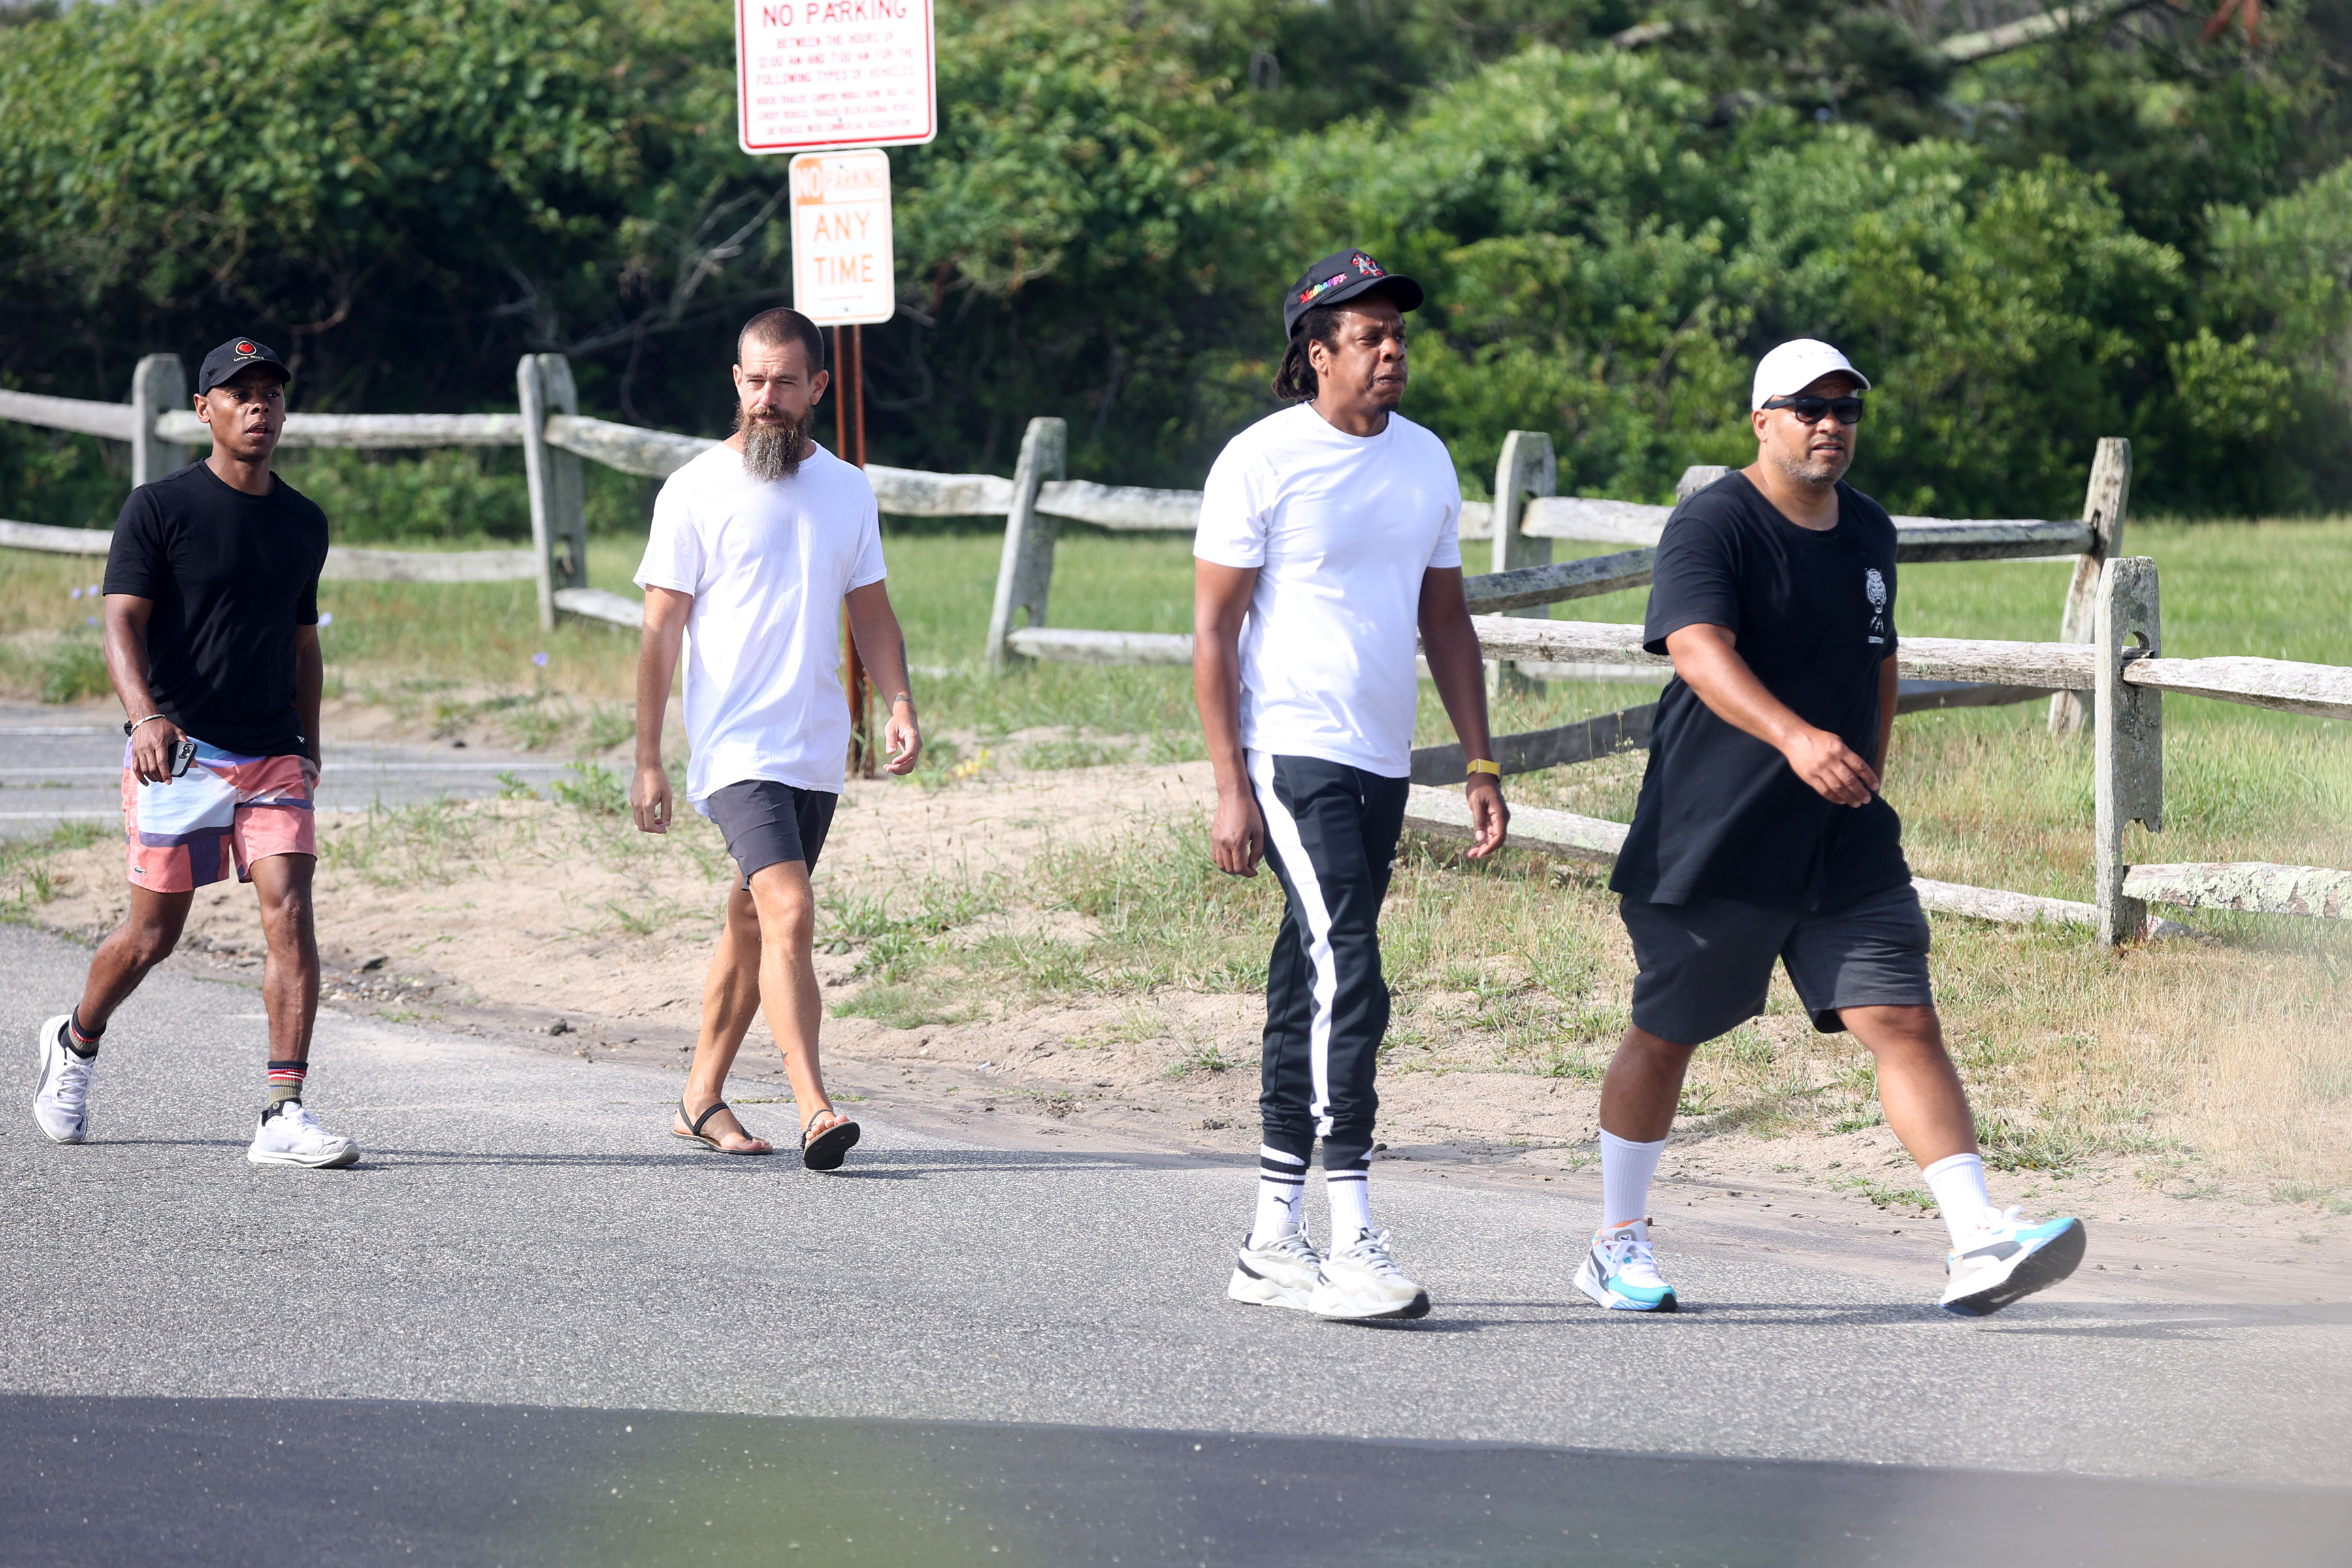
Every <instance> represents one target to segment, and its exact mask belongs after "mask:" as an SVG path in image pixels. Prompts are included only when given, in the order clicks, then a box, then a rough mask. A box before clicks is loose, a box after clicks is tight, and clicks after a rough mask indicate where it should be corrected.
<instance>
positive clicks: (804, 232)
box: [793, 147, 898, 327]
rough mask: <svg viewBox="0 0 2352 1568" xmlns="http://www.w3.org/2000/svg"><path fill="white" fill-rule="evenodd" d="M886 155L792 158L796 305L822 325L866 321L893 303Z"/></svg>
mask: <svg viewBox="0 0 2352 1568" xmlns="http://www.w3.org/2000/svg"><path fill="white" fill-rule="evenodd" d="M894 265H895V256H894V254H893V250H892V246H891V234H890V154H889V153H885V152H883V151H882V150H881V149H880V148H879V147H861V148H858V149H856V151H854V152H848V153H802V154H801V155H800V156H799V157H797V158H794V159H793V310H798V311H799V312H800V313H801V314H802V315H803V316H806V317H807V318H808V319H809V320H810V321H814V322H815V323H816V324H817V325H818V326H820V327H848V326H870V325H872V324H873V323H875V322H877V321H888V320H889V319H890V318H891V316H892V315H893V314H894V313H895V312H896V311H897V310H898V287H897V284H896V281H895V279H893V278H892V276H891V269H892V268H893V266H894Z"/></svg>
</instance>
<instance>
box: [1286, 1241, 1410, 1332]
mask: <svg viewBox="0 0 2352 1568" xmlns="http://www.w3.org/2000/svg"><path fill="white" fill-rule="evenodd" d="M1307 1310H1308V1311H1310V1312H1312V1313H1314V1314H1315V1315H1316V1316H1317V1317H1318V1318H1339V1319H1364V1318H1425V1317H1427V1316H1429V1292H1428V1291H1426V1290H1424V1289H1422V1288H1421V1287H1420V1286H1418V1285H1416V1284H1414V1283H1413V1282H1412V1280H1410V1279H1406V1278H1405V1277H1404V1270H1403V1269H1402V1268H1398V1267H1397V1266H1396V1259H1395V1258H1391V1257H1390V1256H1389V1233H1388V1232H1387V1231H1384V1230H1360V1231H1358V1232H1357V1233H1356V1235H1355V1238H1354V1239H1353V1240H1351V1241H1349V1242H1347V1243H1346V1244H1344V1245H1340V1244H1339V1243H1338V1242H1337V1241H1336V1240H1335V1242H1334V1245H1333V1246H1332V1248H1331V1256H1330V1257H1328V1258H1325V1259H1324V1260H1323V1267H1322V1268H1321V1269H1320V1270H1319V1271H1318V1273H1317V1275H1316V1277H1315V1289H1314V1291H1313V1293H1312V1294H1310V1295H1309V1296H1308V1297H1307Z"/></svg>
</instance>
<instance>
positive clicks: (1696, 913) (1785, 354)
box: [1576, 338, 2084, 1317]
mask: <svg viewBox="0 0 2352 1568" xmlns="http://www.w3.org/2000/svg"><path fill="white" fill-rule="evenodd" d="M1869 390H1870V383H1869V382H1868V381H1866V380H1864V377H1863V374H1862V373H1861V372H1860V371H1858V370H1856V369H1854V367H1853V365H1852V364H1851V363H1848V362H1847V360H1846V357H1845V355H1843V354H1842V353H1839V352H1838V351H1837V350H1836V349H1834V348H1832V347H1831V346H1830V345H1829V344H1828V343H1825V342H1819V341H1818V340H1815V339H1811V338H1800V339H1798V340H1796V341H1795V342H1786V343H1782V344H1781V345H1780V347H1778V348H1776V349H1774V350H1773V351H1772V352H1771V353H1768V354H1766V355H1765V356H1764V357H1763V359H1762V360H1761V361H1759V363H1758V364H1757V366H1756V380H1755V385H1754V389H1753V395H1752V396H1751V398H1750V399H1749V406H1750V408H1751V410H1752V412H1751V414H1750V419H1751V422H1752V423H1753V425H1754V427H1755V431H1756V447H1757V451H1756V461H1755V462H1754V463H1753V464H1751V465H1749V466H1748V468H1743V469H1741V470H1739V471H1738V472H1737V473H1733V474H1728V475H1726V476H1725V477H1724V478H1722V479H1718V480H1717V481H1716V482H1715V483H1714V484H1712V485H1709V486H1708V487H1707V488H1706V489H1703V490H1701V491H1699V492H1698V493H1697V494H1696V495H1695V496H1692V497H1691V498H1690V499H1689V500H1685V501H1684V502H1683V503H1682V505H1681V506H1679V507H1677V508H1676V509H1675V514H1674V516H1673V517H1671V518H1669V519H1668V520H1667V521H1666V529H1665V533H1664V536H1663V537H1662V538H1660V540H1659V541H1658V561H1657V569H1656V572H1655V574H1654V576H1653V578H1652V586H1651V589H1650V607H1649V614H1648V616H1647V625H1646V626H1645V627H1644V628H1643V647H1646V648H1647V649H1648V650H1649V651H1650V652H1652V653H1662V654H1667V655H1670V656H1671V657H1672V658H1673V659H1674V661H1675V678H1674V679H1673V680H1671V681H1669V682H1668V683H1667V685H1666V689H1665V691H1664V693H1663V694H1662V695H1661V696H1660V697H1659V699H1658V712H1657V719H1656V721H1655V722H1654V724H1653V725H1652V727H1651V741H1650V764H1649V769H1648V771H1647V773H1644V774H1643V779H1642V795H1641V799H1640V801H1639V802H1638V804H1636V805H1635V806H1634V808H1633V825H1632V826H1631V827H1630V828H1629V829H1628V830H1627V832H1626V835H1625V847H1624V849H1623V850H1622V852H1621V853H1620V855H1619V856H1618V859H1617V869H1616V872H1615V874H1614V875H1613V876H1612V878H1611V879H1610V884H1609V885H1610V887H1611V888H1612V889H1615V890H1616V891H1617V892H1619V893H1621V894H1622V895H1623V903H1622V910H1621V912H1622V914H1623V916H1624V920H1625V929H1626V931H1627V933H1628V934H1629V935H1631V937H1632V938H1633V959H1634V962H1635V963H1637V964H1638V965H1639V966H1640V973H1639V974H1638V975H1637V976H1636V977H1635V979H1634V981H1633V1026H1632V1027H1631V1028H1629V1029H1627V1030H1626V1031H1625V1039H1624V1043H1623V1044H1622V1045H1621V1046H1620V1047H1618V1050H1617V1056H1616V1059H1615V1060H1613V1061H1612V1062H1611V1063H1610V1064H1609V1072H1608V1075H1607V1077H1606V1078H1604V1079H1602V1080H1601V1228H1600V1230H1599V1232H1598V1233H1597V1234H1596V1235H1595V1236H1594V1237H1593V1238H1592V1244H1591V1247H1590V1248H1589V1249H1588V1250H1587V1252H1586V1254H1585V1257H1584V1260H1583V1262H1582V1263H1581V1264H1580V1266H1579V1268H1578V1270H1577V1276H1576V1283H1577V1285H1578V1287H1579V1288H1580V1289H1582V1290H1583V1292H1584V1293H1585V1294H1586V1295H1588V1296H1590V1297H1591V1298H1592V1300H1595V1301H1597V1302H1599V1303H1600V1304H1601V1306H1604V1307H1611V1308H1615V1309H1618V1310H1626V1311H1639V1312H1659V1311H1664V1312H1671V1311H1674V1310H1675V1309H1676V1306H1677V1305H1678V1300H1679V1299H1678V1297H1677V1295H1676V1292H1675V1289H1674V1287H1673V1286H1672V1285H1670V1284H1668V1283H1667V1282H1666V1281H1665V1279H1664V1278H1663V1277H1662V1276H1661V1275H1660V1274H1659V1272H1658V1267H1657V1258H1656V1256H1655V1254H1654V1252H1653V1251H1652V1249H1651V1246H1650V1227H1649V1224H1648V1221H1647V1220H1646V1219H1645V1218H1644V1217H1643V1216H1644V1215H1646V1213H1647V1212H1648V1205H1649V1195H1650V1182H1651V1178H1652V1177H1653V1176H1654V1174H1655V1173H1656V1171H1657V1167H1658V1157H1659V1155H1660V1154H1662V1153H1663V1152H1664V1150H1665V1147H1666V1134H1667V1132H1668V1131H1669V1130H1670V1129H1671V1128H1672V1127H1673V1125H1674V1119H1675V1105H1676V1104H1677V1103H1678V1101H1679V1100H1680V1099H1681V1095H1682V1085H1683V1075H1684V1073H1685V1071H1686V1070H1687V1069H1688V1068H1689V1066H1690V1059H1691V1056H1692V1053H1693V1052H1694V1051H1695V1050H1696V1047H1699V1046H1701V1045H1704V1044H1705V1043H1706V1042H1707V1041H1708V1040H1711V1039H1713V1038H1715V1037H1717V1036H1718V1035H1722V1034H1724V1033H1726V1032H1727V1031H1728V1030H1730V1029H1733V1028H1736V1027H1738V1026H1739V1025H1740V1024H1742V1023H1745V1022H1746V1021H1747V1020H1748V1019H1749V1018H1752V1017H1754V1016H1757V1015H1758V1014H1759V1013H1761V1012H1763V1011H1764V1001H1765V991H1766V986H1767V984H1769V981H1770V980H1771V977H1772V965H1773V963H1775V961H1778V962H1779V963H1781V964H1783V965H1785V966H1786V967H1787V969H1788V972H1789V980H1790V984H1792V985H1793V986H1794V987H1795V989H1796V993H1797V998H1798V1000H1799V1001H1800V1002H1801V1004H1803V1006H1804V1009H1805V1011H1806V1013H1807V1014H1808V1015H1809V1016H1811V1019H1812V1023H1813V1027H1814V1028H1816V1029H1818V1030H1820V1031H1822V1033H1824V1034H1833V1033H1837V1032H1840V1031H1843V1030H1851V1031H1852V1032H1853V1036H1854V1037H1855V1038H1856V1039H1858V1040H1860V1041H1861V1042H1862V1044H1863V1045H1864V1047H1867V1048H1868V1049H1869V1051H1870V1053H1871V1055H1872V1056H1873V1057H1874V1058H1876V1063H1877V1069H1878V1100H1879V1104H1880V1106H1881V1107H1882V1108H1883V1109H1884V1110H1885V1113H1886V1125H1887V1127H1888V1129H1889V1130H1890V1131H1893V1132H1894V1134H1895V1137H1896V1138H1897V1139H1899V1140H1900V1141H1901V1142H1902V1144H1903V1147H1904V1148H1905V1150H1906V1151H1907V1152H1909V1153H1910V1155H1911V1157H1912V1158H1913V1159H1915V1160H1916V1161H1917V1162H1918V1163H1919V1165H1920V1167H1921V1173H1922V1175H1923V1176H1924V1177H1925V1179H1926V1181H1927V1188H1928V1191H1929V1192H1930V1193H1931V1194H1934V1196H1935V1199H1936V1202H1937V1205H1938V1206H1939V1207H1941V1209H1942V1210H1943V1215H1944V1223H1945V1225H1946V1226H1947V1227H1948V1229H1949V1230H1950V1232H1951V1237H1952V1250H1951V1252H1950V1253H1949V1254H1948V1256H1947V1258H1946V1260H1945V1267H1946V1269H1947V1272H1948V1283H1947V1286H1946V1289H1945V1290H1944V1296H1943V1305H1944V1306H1945V1307H1946V1308H1947V1309H1948V1310H1951V1311H1954V1312H1958V1313H1962V1314H1964V1315H1969V1316H1975V1317H1981V1316H1983V1315H1984V1314H1986V1313H1988V1312H1993V1311H1998V1310H2000V1309H2001V1308H2002V1307H2005V1306H2007V1305H2009V1304H2010V1303H2011V1302H2012V1301H2015V1300H2019V1299H2020V1298H2021V1297H2024V1296H2027V1295H2031V1294H2032V1292H2034V1291H2036V1290H2042V1289H2047V1288H2049V1287H2050V1286H2052V1285H2054V1284H2056V1283H2057V1282H2058V1281H2059V1280H2061V1279H2065V1278H2066V1276H2067V1275H2069V1274H2071V1273H2072V1272H2074V1266H2075V1265H2076V1264H2077V1263H2079V1262H2080V1261H2081V1260H2082V1257H2083V1247H2084V1234H2083V1224H2082V1222H2081V1221H2080V1220H2076V1219H2054V1220H2048V1221H2043V1222H2039V1223H2037V1222H2033V1221H2029V1220H2024V1219H2021V1218H2020V1217H2019V1215H2018V1211H2017V1210H2015V1209H2010V1210H2008V1211H2006V1212H2005V1213H2004V1212H2002V1211H2000V1210H1997V1209H1995V1208H1994V1207H1993V1206H1992V1200H1991V1198H1990V1196H1989V1195H1988V1194H1987V1193H1986V1190H1985V1175H1984V1161H1983V1159H1982V1158H1981V1157H1980V1156H1979V1153H1978V1152H1977V1138H1976V1123H1975V1121H1974V1119H1973V1118H1972V1117H1971V1116H1970V1114H1969V1099H1968V1094H1967V1091H1966V1090H1965V1089H1962V1087H1961V1085H1960V1075H1959V1074H1958V1072H1957V1071H1956V1070H1954V1068H1953V1066H1952V1058H1951V1057H1950V1056H1949V1055H1948V1053H1947V1052H1946V1050H1945V1048H1944V1032H1943V1026H1942V1024H1941V1023H1940V1022H1939V1021H1938V1020H1937V1015H1936V1005H1935V994H1934V992H1933V991H1932V989H1931V988H1930V986H1929V984H1928V977H1927V916H1926V915H1925V914H1924V913H1922V912H1921V910H1920V908H1919V897H1918V894H1917V893H1916V891H1915V890H1914V889H1913V888H1912V886H1911V868H1910V867H1909V865H1908V864H1907V863H1906V861H1905V859H1904V858H1903V840H1902V834H1903V824H1902V821H1901V819H1899V818H1898V817H1897V816H1895V808H1894V807H1893V806H1891V805H1888V804H1887V803H1886V801H1885V797H1884V796H1882V795H1880V794H1879V784H1880V776H1881V774H1882V773H1884V771H1885V766H1886V748H1887V742H1888V741H1889V740H1890V739H1891V738H1892V736H1893V734H1894V730H1895V689H1896V681H1895V668H1896V666H1895V647H1896V643H1895V523H1894V521H1893V520H1892V519H1890V518H1889V517H1888V516H1887V515H1886V511H1885V508H1883V507H1881V506H1880V505H1879V504H1878V503H1877V502H1876V501H1874V500H1871V499H1870V498H1869V497H1868V496H1866V495H1864V494H1863V493H1862V492H1861V491H1859V490H1857V489H1853V487H1852V486H1851V485H1848V484H1846V483H1844V482H1843V479H1844V475H1845V471H1846V469H1847V468H1849V467H1851V466H1852V464H1853V451H1854V436H1855V426H1858V425H1859V424H1860V423H1861V421H1862V414H1863V398H1862V395H1863V394H1864V393H1865V392H1867V391H1869Z"/></svg>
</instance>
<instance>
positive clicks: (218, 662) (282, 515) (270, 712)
mask: <svg viewBox="0 0 2352 1568" xmlns="http://www.w3.org/2000/svg"><path fill="white" fill-rule="evenodd" d="M326 560H327V514H326V513H325V512H323V511H321V510H319V507H318V504H317V503H316V502H314V501H311V500H307V499H305V498H304V497H303V496H302V495H301V494H300V493H299V491H297V490H296V489H294V487H293V486H292V485H289V484H288V483H287V482H286V481H285V480H284V479H278V481H277V482H276V483H275V484H274V485H273V486H272V487H271V489H270V491H269V493H268V495H266V496H249V495H247V494H246V493H245V492H244V491H243V490H240V489H236V488H235V487H234V486H232V485H229V484H226V483H225V482H223V480H222V479H220V477H219V476H218V475H216V474H215V473H214V472H213V471H212V470H211V469H210V468H206V467H205V465H204V464H203V463H201V462H198V463H192V464H190V465H189V466H188V467H186V468H182V469H181V470H180V471H179V472H178V473H175V474H170V475H167V476H165V477H164V478H163V479H157V480H156V481H155V482H154V483H153V484H152V485H142V486H140V487H139V488H138V489H135V490H133V491H131V499H130V500H128V501H126V502H124V503H123V508H122V515H121V518H119V519H117V520H116V521H115V524H114V546H113V548H112V549H111V550H110V551H109V552H107V557H106V591H107V592H108V593H110V594H129V595H134V596H136V597H138V598H142V599H152V600H153V601H154V603H155V610H154V614H153V615H152V616H150V617H149V618H148V622H147V684H148V686H149V688H150V689H152V691H153V692H154V693H155V706H156V707H157V709H158V710H161V711H162V712H163V715H164V716H165V717H166V718H168V719H170V720H171V721H172V722H173V723H174V724H177V725H178V726H179V727H180V728H181V729H183V730H184V731H187V732H188V733H189V734H191V735H194V736H195V737H196V738H197V739H198V740H200V741H208V742H212V744H214V745H215V746H218V747H220V748H221V749H222V750H223V751H227V752H241V753H243V754H244V755H247V756H258V757H274V756H287V755H289V754H291V753H293V752H299V751H301V750H302V749H303V743H302V742H303V736H302V721H301V716H300V714H299V712H298V711H297V710H296V709H295V706H294V628H295V627H297V626H317V625H318V624H319V568H320V566H322V565H324V564H325V563H326ZM134 717H135V715H134Z"/></svg>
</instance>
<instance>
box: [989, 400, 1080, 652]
mask: <svg viewBox="0 0 2352 1568" xmlns="http://www.w3.org/2000/svg"><path fill="white" fill-rule="evenodd" d="M1069 449H1070V426H1069V425H1068V423H1067V422H1066V421H1065V420H1060V419H1050V418H1040V419H1032V420H1031V421H1029V428H1028V429H1027V430H1026V431H1024V432H1023V434H1022V437H1021V457H1020V459H1019V460H1018V461H1017V462H1015V463H1014V464H1013V506H1012V510H1009V511H1007V512H1006V513H1005V516H1004V554H1003V558H1002V559H1001V560H1000V561H999V562H998V563H997V567H996V604H995V606H994V607H993V608H992V609H991V610H990V611H989V615H988V668H990V669H991V670H992V671H993V672H994V673H996V674H999V675H1001V674H1003V672H1004V670H1005V668H1006V667H1007V666H1008V665H1010V664H1011V663H1012V661H1013V659H1014V658H1018V657H1020V656H1019V655H1017V654H1015V653H1014V652H1013V649H1012V648H1011V647H1009V646H1008V645H1007V643H1006V641H1005V639H1006V638H1007V637H1011V636H1012V635H1013V631H1014V629H1015V628H1014V626H1013V612H1014V611H1015V610H1019V611H1021V612H1023V613H1024V615H1026V616H1027V617H1028V619H1027V620H1026V621H1025V622H1024V623H1023V624H1024V625H1027V626H1044V625H1045V596H1046V594H1047V592H1048V591H1049V590H1050V589H1052V587H1053V585H1054V545H1055V542H1056V541H1058V540H1059V539H1060V538H1061V535H1062V520H1061V519H1060V518H1058V517H1055V516H1054V515H1052V514H1051V513H1049V512H1042V511H1039V510H1037V492H1038V491H1039V490H1040V489H1044V488H1045V481H1046V480H1047V479H1061V478H1062V477H1063V470H1064V468H1066V466H1067V464H1068V460H1069Z"/></svg>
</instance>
